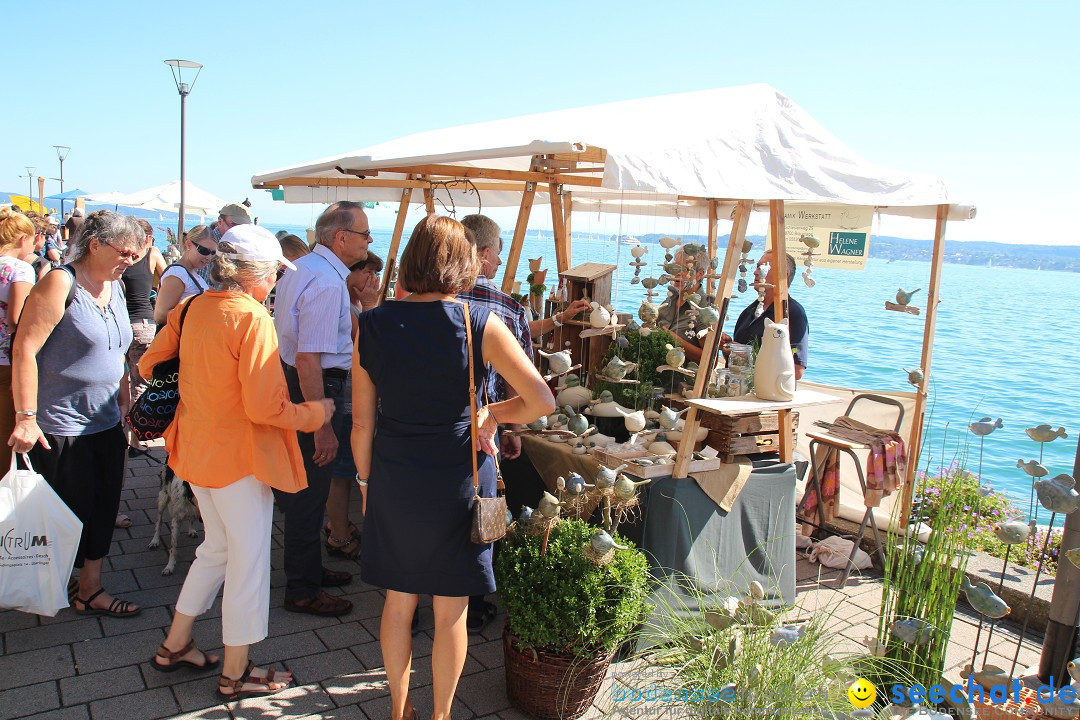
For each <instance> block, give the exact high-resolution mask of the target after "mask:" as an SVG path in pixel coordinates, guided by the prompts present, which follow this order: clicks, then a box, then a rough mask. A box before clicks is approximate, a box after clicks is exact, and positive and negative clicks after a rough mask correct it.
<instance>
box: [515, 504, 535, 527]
mask: <svg viewBox="0 0 1080 720" xmlns="http://www.w3.org/2000/svg"><path fill="white" fill-rule="evenodd" d="M532 516H533V509H532V508H531V507H529V506H528V505H524V506H522V508H521V513H520V514H519V515H518V522H519V523H521V524H522V525H528V524H529V523H531V522H532Z"/></svg>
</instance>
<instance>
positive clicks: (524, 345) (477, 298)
mask: <svg viewBox="0 0 1080 720" xmlns="http://www.w3.org/2000/svg"><path fill="white" fill-rule="evenodd" d="M457 299H458V300H461V301H462V302H467V303H473V304H474V305H476V306H477V307H486V308H488V309H489V310H491V312H493V313H495V314H496V315H498V316H499V319H501V320H502V321H503V322H504V323H506V327H508V328H510V332H511V333H512V334H513V335H514V337H515V338H517V341H518V344H520V345H521V349H522V350H524V351H525V354H526V355H528V357H529V359H530V360H532V356H533V351H532V335H530V333H529V320H528V317H527V316H526V315H525V308H524V307H522V306H521V304H520V303H518V302H517V301H516V300H514V298H512V297H510V296H509V295H507V294H506V293H504V292H503V291H502V290H500V289H499V288H497V287H495V283H493V282H491V280H490V279H489V278H486V277H484V276H483V275H480V276H479V277H477V278H476V284H475V285H473V286H472V289H470V290H466V291H465V292H463V293H461V294H460V295H458V296H457ZM487 383H488V387H487V391H488V397H489V398H490V400H491V402H498V401H500V400H505V399H506V381H505V380H503V379H502V378H501V377H499V375H498V373H496V372H495V371H494V370H491V369H490V368H489V369H488V374H487Z"/></svg>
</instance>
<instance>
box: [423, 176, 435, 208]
mask: <svg viewBox="0 0 1080 720" xmlns="http://www.w3.org/2000/svg"><path fill="white" fill-rule="evenodd" d="M424 179H425V180H426V179H427V178H424ZM424 208H425V209H426V210H427V214H428V215H434V214H435V190H434V188H432V187H431V185H428V186H427V187H426V188H424Z"/></svg>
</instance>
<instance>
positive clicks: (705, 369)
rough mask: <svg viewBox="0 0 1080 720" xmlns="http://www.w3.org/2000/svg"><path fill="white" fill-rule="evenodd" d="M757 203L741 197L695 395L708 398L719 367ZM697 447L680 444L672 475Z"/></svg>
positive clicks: (694, 417) (689, 432)
mask: <svg viewBox="0 0 1080 720" xmlns="http://www.w3.org/2000/svg"><path fill="white" fill-rule="evenodd" d="M714 202H715V201H710V212H709V235H710V237H712V238H714V242H715V238H716V235H717V232H716V223H717V220H718V218H717V213H716V208H715V206H714V205H713V204H712V203H714ZM753 205H754V203H753V201H752V200H740V201H739V202H738V204H737V205H736V206H735V222H734V223H733V224H732V226H731V235H730V237H729V239H728V247H727V254H726V255H724V265H723V267H724V269H723V270H722V271H721V278H720V292H719V294H718V295H717V305H718V306H719V307H720V321H719V322H718V323H717V325H716V329H715V330H714V331H713V332H711V333H709V338H708V340H707V341H706V342H705V347H704V348H702V352H701V357H702V360H703V362H702V363H700V365H699V367H698V374H697V378H696V379H695V380H694V397H698V398H701V397H705V388H706V387H708V384H709V376H710V375H711V374H712V371H713V368H714V367H715V366H716V359H717V355H718V353H719V351H720V333H721V332H722V331H723V329H724V321H725V320H726V319H727V310H728V305H729V304H730V300H729V298H730V297H731V291H732V290H734V289H735V273H736V272H737V271H738V268H739V255H740V253H741V251H742V244H743V240H745V239H746V226H747V223H749V222H750V211H751V210H752V209H753ZM700 412H701V411H700V410H698V409H697V408H696V407H691V408H690V410H689V411H688V412H687V413H686V423H685V424H684V425H683V437H684V438H692V437H694V435H695V434H696V433H697V428H698V425H699V424H700V421H699V420H698V413H700ZM693 450H694V445H693V443H679V453H678V455H676V456H675V467H674V468H673V470H672V473H671V476H672V477H674V478H684V477H686V475H687V472H688V470H689V467H690V460H691V459H692V457H693Z"/></svg>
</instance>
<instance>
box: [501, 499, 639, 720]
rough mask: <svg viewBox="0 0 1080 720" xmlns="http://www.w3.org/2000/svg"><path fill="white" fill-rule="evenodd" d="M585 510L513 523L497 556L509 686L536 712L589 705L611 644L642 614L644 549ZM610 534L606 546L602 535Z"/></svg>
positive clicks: (569, 711) (575, 711) (515, 700)
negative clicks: (601, 529)
mask: <svg viewBox="0 0 1080 720" xmlns="http://www.w3.org/2000/svg"><path fill="white" fill-rule="evenodd" d="M596 533H597V528H595V527H593V526H591V525H589V524H588V523H586V522H584V521H582V520H575V519H559V518H556V519H554V520H550V519H544V518H542V517H540V516H539V514H538V519H537V520H534V521H533V522H532V523H530V524H529V525H522V524H521V523H515V524H514V526H512V528H511V532H510V534H508V536H507V537H506V539H505V540H504V541H503V546H502V548H501V550H500V553H499V556H498V558H497V560H496V563H495V575H496V579H497V581H498V585H499V593H500V596H501V597H502V599H503V601H504V602H505V603H506V607H507V612H508V618H507V623H506V629H505V630H504V632H503V652H504V657H505V668H506V685H507V695H508V696H509V698H510V702H511V704H513V705H514V707H516V708H518V709H519V710H521V711H523V712H526V713H529V714H530V715H533V716H535V717H538V718H551V719H552V720H554V719H556V718H577V717H580V716H581V715H582V714H583V713H584V712H585V711H586V710H587V709H588V707H589V704H590V703H591V702H592V700H593V698H594V697H595V696H596V693H597V691H598V690H599V689H600V684H601V682H602V681H603V679H604V676H605V675H606V674H607V669H608V666H609V665H610V664H611V658H612V656H613V655H614V653H615V650H616V648H618V647H619V645H620V644H622V643H623V642H625V641H626V640H627V639H628V638H629V637H630V635H631V634H632V633H633V632H634V631H635V629H636V628H638V627H639V626H640V625H641V624H642V623H643V622H644V621H645V619H646V617H647V616H648V612H649V609H650V607H649V605H648V604H647V603H646V597H647V595H648V590H649V568H648V562H647V560H646V558H645V555H644V553H642V552H641V551H640V550H637V549H634V548H632V547H629V543H628V542H626V541H624V540H622V539H621V538H620V537H619V536H615V538H611V537H610V536H608V535H606V533H605V535H604V536H601V542H596V541H594V535H595V534H596ZM611 540H614V544H613V545H611V546H610V549H609V550H607V551H606V552H597V550H595V549H594V548H596V547H600V549H601V550H603V549H604V545H603V544H602V543H603V542H606V541H611Z"/></svg>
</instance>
